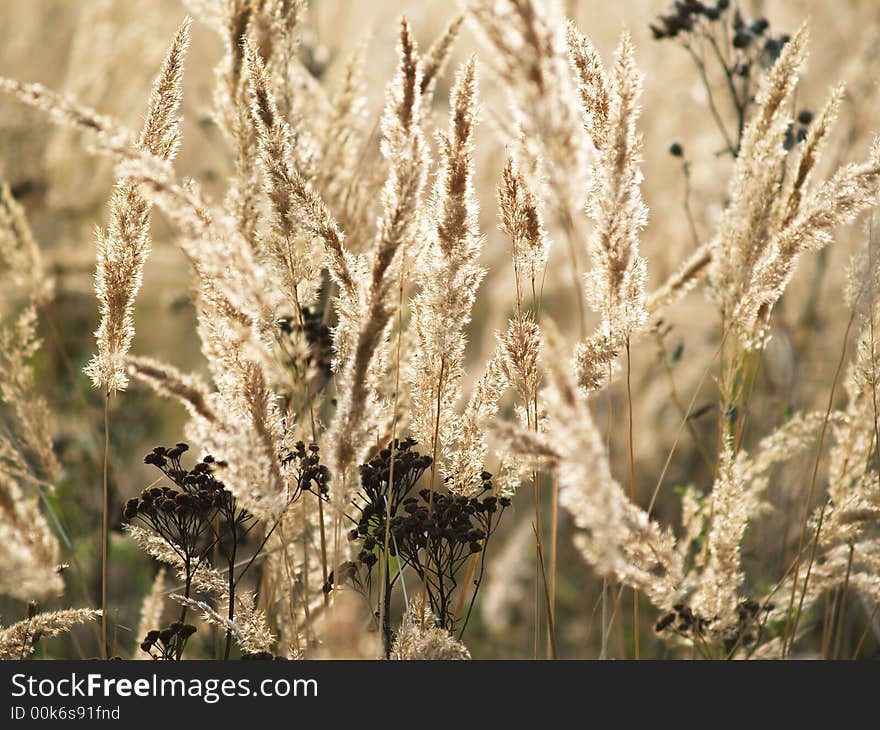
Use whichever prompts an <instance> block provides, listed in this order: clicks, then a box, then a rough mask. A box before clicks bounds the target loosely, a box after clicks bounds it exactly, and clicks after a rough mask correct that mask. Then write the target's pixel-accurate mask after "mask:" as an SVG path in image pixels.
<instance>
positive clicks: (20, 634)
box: [0, 608, 101, 659]
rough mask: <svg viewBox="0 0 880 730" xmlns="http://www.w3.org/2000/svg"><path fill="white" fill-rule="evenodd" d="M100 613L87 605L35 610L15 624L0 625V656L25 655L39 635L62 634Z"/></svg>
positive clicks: (0, 657)
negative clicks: (54, 609) (44, 611)
mask: <svg viewBox="0 0 880 730" xmlns="http://www.w3.org/2000/svg"><path fill="white" fill-rule="evenodd" d="M100 615H101V612H100V611H95V610H93V609H91V608H67V609H63V610H61V611H48V612H46V613H37V614H36V615H34V616H32V617H31V618H28V619H25V620H24V621H19V622H18V623H17V624H12V626H8V627H6V628H0V659H25V658H26V657H28V656H30V655H31V654H32V653H33V652H34V650H35V649H36V647H37V643H38V642H39V640H40V639H42V638H45V637H50V636H57V635H58V634H63V633H65V632H67V631H70V630H71V629H72V628H73V627H74V626H77V625H78V624H82V623H85V622H86V621H92V620H93V619H96V618H98V617H99V616H100Z"/></svg>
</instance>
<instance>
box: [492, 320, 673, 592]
mask: <svg viewBox="0 0 880 730" xmlns="http://www.w3.org/2000/svg"><path fill="white" fill-rule="evenodd" d="M557 338H558V336H557V335H556V332H555V330H554V328H552V327H549V328H548V329H547V330H546V331H545V347H546V349H547V352H546V353H545V355H544V358H543V359H544V362H545V363H546V367H547V380H548V386H547V389H546V391H545V401H546V402H545V408H546V415H545V416H544V418H543V419H542V423H543V424H544V426H545V429H546V431H545V433H533V432H524V431H523V430H522V429H519V430H518V435H517V437H516V438H512V439H508V445H509V447H510V448H516V449H517V450H518V451H519V452H520V454H521V455H522V456H524V457H527V458H531V459H536V460H537V462H538V463H539V464H540V463H544V464H545V465H546V464H547V463H548V462H549V464H550V465H551V466H552V468H553V470H554V473H555V474H556V478H557V479H558V480H559V504H560V506H561V507H563V508H564V509H565V510H566V511H568V512H569V514H571V516H572V519H573V520H574V524H575V527H576V533H575V545H576V546H577V548H578V550H579V551H580V552H581V555H582V556H583V557H584V559H585V560H586V561H587V562H588V563H589V564H590V565H592V566H593V567H594V568H595V569H596V571H597V572H598V573H599V574H600V575H603V576H609V577H614V578H615V579H617V580H619V581H620V582H622V583H625V584H627V585H629V586H632V587H633V588H635V589H637V590H638V591H640V592H643V593H645V594H646V595H647V596H648V597H649V598H650V599H651V601H652V602H653V603H654V604H655V605H656V606H658V607H660V608H668V607H670V606H671V605H672V604H674V603H675V601H676V598H677V597H678V595H679V594H680V591H681V583H682V579H683V564H682V559H681V556H680V555H679V554H678V552H677V551H676V548H675V538H674V537H673V536H672V535H671V534H670V533H668V532H663V531H662V530H661V529H660V527H659V525H657V523H656V522H654V521H652V520H651V519H650V517H649V516H648V514H647V513H646V512H645V511H644V510H642V509H640V508H639V507H637V506H636V505H634V504H632V503H631V502H630V501H629V499H628V498H627V497H626V495H625V494H624V492H623V489H622V488H621V486H620V484H618V483H617V482H616V481H615V480H614V478H613V476H612V475H611V468H610V465H609V463H608V455H607V453H606V452H605V446H604V444H603V441H602V437H601V435H600V433H599V431H598V429H597V428H596V425H595V423H594V421H593V417H592V414H591V413H590V409H589V406H588V404H587V401H586V395H585V393H584V391H583V390H582V389H581V388H579V387H578V385H577V384H576V383H575V382H574V380H573V379H572V376H571V375H570V374H569V372H568V370H567V369H566V363H567V358H566V357H565V356H564V354H563V353H562V349H561V345H560V344H559V342H558V339H557ZM501 435H503V432H502V434H501Z"/></svg>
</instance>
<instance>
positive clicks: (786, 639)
mask: <svg viewBox="0 0 880 730" xmlns="http://www.w3.org/2000/svg"><path fill="white" fill-rule="evenodd" d="M855 316H856V314H855V310H853V312H852V314H850V317H849V322H847V325H846V331H845V332H844V333H843V344H842V345H841V348H840V358H839V359H838V361H837V369H836V370H835V371H834V379H833V380H832V382H831V391H830V392H829V394H828V406H827V407H826V409H825V418H824V419H823V420H822V430H821V431H820V432H819V440H818V443H817V444H816V459H815V461H814V463H813V475H812V478H811V479H810V488H809V490H808V491H807V498H806V501H805V502H804V520H803V525H802V527H801V536H800V539H799V541H798V551H797V559H796V562H795V568H794V578H793V580H792V582H791V597H790V598H789V601H788V611H787V612H786V615H785V629H784V631H783V634H782V656H783V658H785V657H786V656H787V655H788V652H789V651H791V643H792V641H794V636H795V635H796V633H797V625H798V620H799V618H800V616H799V615H798V616H794V617H792V609H793V608H794V597H795V595H796V594H797V583H798V577H799V573H800V561H801V555H802V553H803V549H804V542H805V540H806V538H807V526H808V525H809V520H810V503H811V502H812V501H813V493H814V492H815V489H816V481H817V480H818V477H819V463H820V462H821V460H822V446H823V445H824V443H825V433H826V432H827V430H828V421H829V419H830V417H831V409H832V408H833V407H834V394H835V392H836V390H837V381H838V379H839V378H840V373H841V371H842V370H843V363H844V361H845V360H846V343H847V342H848V341H849V333H850V330H851V329H852V325H853V321H854V320H855ZM824 514H825V508H824V507H823V508H822V513H821V514H820V516H819V527H818V528H817V532H816V542H817V543H818V541H819V540H818V530H819V529H821V526H822V517H823V516H824ZM815 552H816V551H815V549H814V550H813V554H815ZM810 567H812V558H811V559H810ZM808 580H809V568H808V570H807V577H806V578H805V579H804V588H803V592H802V593H801V599H800V604H799V607H798V612H800V608H801V607H802V606H803V603H804V596H805V595H806V593H807V581H808ZM792 619H793V620H792ZM789 627H791V631H790V632H789Z"/></svg>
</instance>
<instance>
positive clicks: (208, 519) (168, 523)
mask: <svg viewBox="0 0 880 730" xmlns="http://www.w3.org/2000/svg"><path fill="white" fill-rule="evenodd" d="M188 450H189V446H188V445H187V444H185V443H178V444H176V445H175V446H173V447H166V446H157V447H156V448H154V449H153V450H152V451H151V452H150V453H149V454H147V455H146V457H144V463H146V464H151V465H153V466H155V467H157V468H158V469H159V470H160V471H161V472H162V473H163V474H164V475H165V476H166V477H167V478H168V480H169V481H170V482H171V485H170V486H169V485H163V486H157V487H148V488H146V489H144V490H143V492H141V495H140V497H135V498H133V499H130V500H128V502H126V504H125V508H124V510H123V514H124V516H125V518H126V519H127V520H138V521H140V522H141V523H142V524H143V525H145V526H146V527H147V528H149V529H150V530H151V531H152V532H153V533H155V534H156V535H158V536H159V537H160V538H162V540H164V541H165V543H167V545H168V546H169V547H170V548H171V550H172V551H173V552H174V554H175V555H176V556H177V558H178V559H179V562H180V569H181V572H182V574H183V577H184V581H185V582H184V596H185V597H186V598H189V597H190V593H191V591H192V581H193V577H194V576H195V574H196V572H197V571H198V570H199V569H200V568H201V567H203V566H205V565H207V564H208V563H209V562H210V559H211V556H212V554H213V553H214V552H215V551H216V552H217V554H218V556H219V557H222V558H223V559H224V561H225V563H226V570H227V575H228V577H229V596H228V600H227V603H228V604H229V606H230V607H231V608H230V612H231V611H232V610H233V608H234V605H235V586H236V583H237V582H238V580H239V579H240V578H241V574H242V573H243V572H244V570H246V569H247V567H245V568H244V570H242V571H240V572H239V573H238V575H237V576H236V570H235V567H236V557H237V554H238V549H239V546H240V544H241V542H242V540H243V539H244V538H245V537H246V536H247V534H248V533H249V531H250V529H251V528H252V527H253V526H254V524H256V521H255V519H254V517H253V515H251V514H250V512H248V511H247V510H246V509H244V508H243V507H240V506H239V505H238V502H237V500H236V499H235V496H234V495H233V494H232V493H231V492H230V491H229V490H228V489H226V487H225V485H224V484H223V482H221V481H220V480H218V479H217V477H216V476H215V475H214V469H215V467H219V468H223V467H225V466H226V463H225V462H223V461H217V460H215V459H214V457H212V456H211V455H208V456H205V457H204V458H203V459H202V460H201V461H200V462H198V463H197V464H196V465H195V466H194V467H193V468H192V469H186V468H185V467H184V466H183V465H182V464H181V461H180V459H181V457H182V456H183V454H185V453H186V452H187V451H188ZM308 468H309V469H311V468H312V467H311V466H310V467H308ZM315 478H316V477H315V476H314V475H313V474H312V473H311V472H309V476H308V479H309V484H311V483H313V482H314V479H315ZM315 483H317V482H315ZM248 565H249V564H248ZM186 613H187V607H186V605H184V606H183V608H182V609H181V613H180V620H179V621H177V622H175V623H174V624H172V625H171V626H170V627H169V628H168V629H164V630H162V631H158V630H154V631H151V632H150V633H149V634H147V636H146V638H145V639H144V642H143V643H142V645H141V648H142V649H143V650H144V651H145V652H147V653H148V654H150V656H152V657H153V658H155V659H180V658H181V655H182V653H183V648H184V646H185V645H186V641H187V640H188V639H189V637H190V636H192V634H193V633H194V631H195V629H194V628H192V627H191V626H190V625H189V624H186V623H185V620H186ZM229 619H230V620H232V614H231V613H230V615H229ZM226 636H227V638H226V656H227V658H228V655H229V647H230V643H231V634H230V632H229V631H228V630H227V634H226Z"/></svg>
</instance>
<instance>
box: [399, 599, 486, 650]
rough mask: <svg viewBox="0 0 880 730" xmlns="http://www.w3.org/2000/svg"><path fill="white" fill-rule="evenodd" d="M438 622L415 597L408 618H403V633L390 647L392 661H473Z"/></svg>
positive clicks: (401, 630) (458, 642)
mask: <svg viewBox="0 0 880 730" xmlns="http://www.w3.org/2000/svg"><path fill="white" fill-rule="evenodd" d="M436 623H437V621H436V619H435V618H434V616H433V615H432V613H431V610H430V608H428V607H427V606H425V604H424V602H423V601H422V599H421V597H417V598H414V599H413V601H412V605H411V606H410V609H409V613H408V615H406V616H404V617H403V622H402V623H401V625H400V630H399V631H398V632H397V636H396V637H395V639H394V644H393V646H392V647H391V659H392V660H397V661H412V660H435V661H449V660H462V659H470V658H471V653H470V652H469V651H468V650H467V647H466V646H465V645H464V644H462V643H461V642H460V641H458V640H457V639H456V638H455V637H453V636H452V635H451V634H450V633H449V632H448V631H447V630H446V629H444V628H441V627H439V626H437V625H436Z"/></svg>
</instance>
